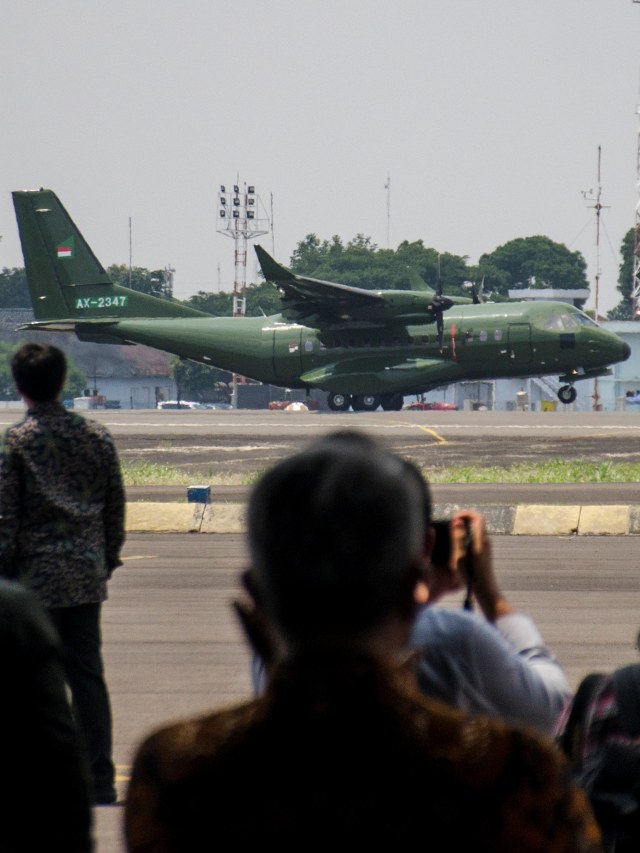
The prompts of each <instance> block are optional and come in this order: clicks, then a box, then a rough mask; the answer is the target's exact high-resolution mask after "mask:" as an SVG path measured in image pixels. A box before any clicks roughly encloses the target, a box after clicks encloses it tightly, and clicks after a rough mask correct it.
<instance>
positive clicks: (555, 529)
mask: <svg viewBox="0 0 640 853" xmlns="http://www.w3.org/2000/svg"><path fill="white" fill-rule="evenodd" d="M463 508H466V509H476V510H478V511H479V512H481V513H482V514H483V515H484V517H485V520H486V524H487V530H488V532H489V533H492V534H507V535H514V536H571V535H579V536H621V535H626V534H640V505H639V506H627V505H603V506H594V505H585V506H578V505H563V504H560V505H557V504H554V505H551V504H520V505H518V506H512V505H506V504H505V505H502V504H485V505H483V506H473V505H468V504H467V505H465V507H463V506H462V505H458V504H451V503H440V504H438V503H436V504H435V505H434V508H433V514H434V518H450V517H451V516H452V515H453V514H454V513H455V512H457V511H458V510H460V509H463ZM246 512H247V504H246V503H245V502H242V503H215V502H214V503H209V504H198V503H196V504H194V503H165V502H154V501H130V502H129V503H127V513H126V529H127V531H129V532H131V533H244V532H245V529H246Z"/></svg>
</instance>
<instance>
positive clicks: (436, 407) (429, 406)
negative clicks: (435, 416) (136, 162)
mask: <svg viewBox="0 0 640 853" xmlns="http://www.w3.org/2000/svg"><path fill="white" fill-rule="evenodd" d="M402 408H403V409H418V410H420V411H424V412H456V411H458V406H456V404H455V403H440V402H435V403H421V402H420V401H416V402H415V403H407V405H406V406H403V407H402Z"/></svg>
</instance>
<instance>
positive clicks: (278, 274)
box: [254, 245, 296, 282]
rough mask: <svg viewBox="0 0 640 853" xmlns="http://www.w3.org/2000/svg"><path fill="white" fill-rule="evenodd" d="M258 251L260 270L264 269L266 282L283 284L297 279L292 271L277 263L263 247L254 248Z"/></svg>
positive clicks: (263, 273)
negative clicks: (282, 282)
mask: <svg viewBox="0 0 640 853" xmlns="http://www.w3.org/2000/svg"><path fill="white" fill-rule="evenodd" d="M254 248H255V250H256V255H257V256H258V261H259V263H260V268H261V269H262V275H263V276H264V277H265V279H266V281H273V282H281V281H291V280H292V279H295V278H296V276H295V274H294V273H292V272H291V270H288V269H287V268H286V267H283V266H282V264H279V263H278V262H277V261H275V260H274V259H273V258H272V257H271V255H270V254H269V253H268V252H265V250H264V249H263V248H262V246H259V245H258V246H254Z"/></svg>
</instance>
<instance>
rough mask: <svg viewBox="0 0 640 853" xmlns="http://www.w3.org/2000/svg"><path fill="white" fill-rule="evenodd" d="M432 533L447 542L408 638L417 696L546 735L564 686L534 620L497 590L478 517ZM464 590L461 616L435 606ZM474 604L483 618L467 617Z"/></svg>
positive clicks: (564, 698)
mask: <svg viewBox="0 0 640 853" xmlns="http://www.w3.org/2000/svg"><path fill="white" fill-rule="evenodd" d="M443 528H446V529H444V530H443ZM439 533H440V534H441V535H442V534H444V536H447V537H449V542H448V543H447V542H445V543H444V547H442V548H435V549H434V552H433V554H432V557H431V561H430V563H429V566H428V568H427V578H426V580H427V586H428V588H429V600H428V602H427V604H426V605H425V606H423V607H422V608H421V609H420V612H419V613H418V616H417V618H416V621H415V623H414V626H413V631H412V636H411V642H412V645H413V646H414V648H416V650H417V651H418V655H417V671H418V681H419V684H420V687H421V689H422V690H423V691H424V692H425V693H426V694H427V695H429V696H432V697H435V698H438V699H441V700H443V701H445V702H447V703H449V704H450V705H454V706H455V707H457V708H460V709H462V710H464V711H469V712H473V713H483V714H488V715H489V716H491V717H499V718H502V719H504V720H506V721H508V722H510V723H518V724H524V725H530V726H533V727H534V728H536V729H538V730H539V731H541V732H543V733H545V734H548V735H551V736H552V735H553V733H554V731H555V727H556V723H557V720H558V718H559V717H560V715H561V713H562V710H563V708H564V707H565V705H566V703H567V702H568V700H569V699H570V695H571V694H570V689H569V685H568V682H567V679H566V676H565V674H564V671H563V669H562V667H561V666H560V664H559V663H558V661H557V660H556V658H555V657H554V655H553V654H552V653H551V651H550V650H549V648H548V647H547V646H546V644H545V642H544V640H543V638H542V636H541V634H540V631H539V630H538V628H537V627H536V624H535V622H534V621H533V619H531V617H529V616H527V615H526V614H524V613H521V612H519V611H517V610H515V609H514V608H513V607H512V606H511V604H510V603H509V602H508V601H507V599H506V598H505V596H504V593H503V592H502V591H501V589H500V586H499V584H498V581H497V579H496V575H495V572H494V569H493V560H492V553H491V542H490V540H489V537H488V536H487V532H486V527H485V522H484V517H483V516H482V514H481V513H479V512H474V511H471V510H465V511H462V512H458V513H456V514H455V515H454V516H453V518H452V519H451V521H450V523H449V524H447V525H440V529H439ZM447 545H448V546H449V547H448V548H447ZM465 588H466V589H467V601H466V609H462V608H460V609H450V608H446V607H435V606H434V605H435V604H438V603H441V602H442V599H443V598H444V597H445V596H447V595H449V594H450V593H457V592H460V591H462V590H463V589H465ZM474 602H475V603H476V604H477V606H478V608H479V610H480V613H481V614H482V615H480V613H478V612H473V610H472V607H473V603H474Z"/></svg>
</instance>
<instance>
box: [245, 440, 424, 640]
mask: <svg viewBox="0 0 640 853" xmlns="http://www.w3.org/2000/svg"><path fill="white" fill-rule="evenodd" d="M429 520H430V501H429V495H428V488H427V486H426V483H425V482H424V480H423V478H422V476H421V474H420V472H419V471H418V470H417V469H415V468H414V467H413V466H412V465H411V463H409V462H407V461H405V460H403V459H400V458H399V457H397V456H395V455H393V454H392V453H389V452H387V451H386V450H384V449H383V448H382V447H381V446H380V445H379V444H378V443H377V442H376V441H374V440H373V439H372V438H370V437H369V436H365V435H363V434H362V433H359V432H357V431H350V430H340V431H338V432H335V433H331V434H330V435H328V436H325V437H323V438H321V439H320V440H318V441H317V442H314V443H312V444H311V445H309V446H308V447H307V448H306V449H304V450H303V451H301V452H300V453H296V454H295V455H293V456H291V457H288V458H287V459H285V460H283V461H281V462H279V463H277V464H276V465H275V466H274V467H273V468H272V469H271V470H269V471H267V473H266V474H265V475H264V476H263V477H262V478H261V480H260V481H259V482H258V483H257V485H256V486H255V488H254V490H253V492H252V495H251V498H250V501H249V509H248V533H249V548H250V554H251V562H252V566H251V572H250V574H251V583H252V587H253V589H254V590H255V594H256V597H257V599H258V601H259V602H260V604H261V606H262V608H263V610H264V612H265V614H266V615H267V617H268V619H269V620H270V621H271V622H273V624H274V625H275V626H276V628H277V629H278V630H279V631H280V632H281V634H282V635H283V636H284V637H285V639H286V640H287V641H288V642H289V644H291V645H297V646H301V645H322V644H327V643H334V644H335V643H338V644H339V643H342V642H347V643H351V642H355V643H357V642H359V641H360V640H364V641H366V638H367V637H369V636H370V635H371V634H372V633H373V632H375V630H376V629H377V627H378V626H380V625H381V624H382V623H384V622H385V621H386V620H387V619H390V618H396V619H397V620H400V621H401V622H407V623H410V622H411V620H412V619H413V616H414V613H415V606H416V594H415V593H416V586H417V585H418V584H419V583H420V582H421V579H422V574H423V571H424V564H425V559H426V558H427V557H428V551H429V548H430V543H431V533H430V528H429Z"/></svg>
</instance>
